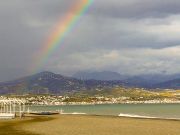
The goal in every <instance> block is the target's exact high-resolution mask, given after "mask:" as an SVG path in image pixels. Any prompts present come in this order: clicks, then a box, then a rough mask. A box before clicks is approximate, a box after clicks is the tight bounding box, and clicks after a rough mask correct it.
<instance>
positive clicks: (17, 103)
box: [0, 99, 25, 119]
mask: <svg viewBox="0 0 180 135" xmlns="http://www.w3.org/2000/svg"><path fill="white" fill-rule="evenodd" d="M24 112H25V102H24V101H23V100H19V99H2V100H0V119H12V118H15V116H16V115H17V114H18V115H19V116H20V117H22V115H23V114H24Z"/></svg>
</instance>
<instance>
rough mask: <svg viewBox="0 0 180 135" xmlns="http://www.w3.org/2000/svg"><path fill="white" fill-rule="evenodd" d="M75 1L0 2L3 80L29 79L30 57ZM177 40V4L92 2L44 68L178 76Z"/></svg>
mask: <svg viewBox="0 0 180 135" xmlns="http://www.w3.org/2000/svg"><path fill="white" fill-rule="evenodd" d="M77 1H78V0H13V1H12V0H0V18H1V20H0V63H1V65H0V81H1V80H9V79H13V78H17V77H20V76H24V75H26V74H29V73H28V72H27V71H28V69H29V67H32V65H33V64H34V63H33V60H32V58H34V57H35V55H36V54H37V52H38V51H39V49H40V48H42V46H43V44H44V42H45V41H46V39H47V37H48V36H49V35H50V33H51V32H52V31H53V28H54V26H56V24H57V22H58V21H59V20H60V19H62V18H63V17H64V16H65V15H66V13H67V12H68V11H69V9H70V8H71V7H72V6H73V4H74V3H76V2H77ZM179 35H180V1H179V0H163V1H162V0H94V3H93V4H92V5H91V7H90V8H89V11H88V12H87V13H86V14H85V15H84V16H83V17H81V20H80V21H79V22H78V24H76V26H75V28H74V29H73V30H72V31H71V32H70V33H69V34H68V35H67V36H66V38H65V40H64V43H63V44H62V45H61V46H59V48H58V49H57V50H56V51H55V52H54V54H53V55H52V56H51V57H50V58H49V61H48V62H47V64H46V65H45V66H44V67H43V69H44V70H46V69H47V70H52V71H56V72H60V73H63V74H68V75H69V74H72V73H74V72H76V71H78V70H113V71H117V72H123V73H130V74H140V73H144V72H146V73H147V71H148V72H149V73H151V72H161V71H163V70H164V71H167V72H168V73H175V72H178V71H179V69H177V68H176V69H172V68H171V67H173V66H175V67H180V65H179V64H178V63H180V62H179V50H180V49H179V45H180V38H179ZM168 52H171V53H173V55H167V54H168ZM146 54H147V55H146ZM132 64H133V65H134V66H133V67H132V66H131V65H132ZM172 65H173V66H172ZM153 67H154V68H153ZM43 69H42V70H43Z"/></svg>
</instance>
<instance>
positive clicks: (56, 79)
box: [0, 71, 180, 94]
mask: <svg viewBox="0 0 180 135" xmlns="http://www.w3.org/2000/svg"><path fill="white" fill-rule="evenodd" d="M113 74H114V73H113ZM108 79H110V78H108ZM152 79H154V81H153V80H152ZM152 79H148V77H147V76H146V77H144V76H134V77H131V78H128V79H125V80H95V79H91V80H85V79H76V78H73V77H66V76H62V75H60V74H54V73H52V72H47V71H46V72H41V73H38V74H35V75H32V76H27V77H23V78H20V79H17V80H14V81H9V82H2V83H0V94H9V93H14V94H26V93H33V94H45V93H47V94H60V93H66V92H74V91H81V90H96V89H97V90H98V89H99V90H104V89H112V88H113V87H119V86H123V87H139V88H147V89H155V88H163V89H170V88H172V89H180V85H179V84H180V79H173V80H169V81H164V82H161V80H159V81H156V79H157V78H155V77H152ZM163 79H164V80H166V79H168V78H163ZM156 82H157V83H156Z"/></svg>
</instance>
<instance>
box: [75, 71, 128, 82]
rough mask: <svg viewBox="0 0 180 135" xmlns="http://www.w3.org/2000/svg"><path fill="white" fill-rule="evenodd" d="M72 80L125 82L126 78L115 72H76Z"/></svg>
mask: <svg viewBox="0 0 180 135" xmlns="http://www.w3.org/2000/svg"><path fill="white" fill-rule="evenodd" d="M73 77H74V78H77V79H82V80H90V79H93V80H106V81H110V80H125V79H127V78H128V76H126V75H121V74H119V73H117V72H111V71H102V72H85V71H84V72H77V73H75V74H74V75H73Z"/></svg>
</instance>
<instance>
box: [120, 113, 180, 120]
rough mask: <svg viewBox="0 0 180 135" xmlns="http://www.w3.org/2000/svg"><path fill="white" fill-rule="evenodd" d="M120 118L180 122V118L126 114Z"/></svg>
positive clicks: (121, 114)
mask: <svg viewBox="0 0 180 135" xmlns="http://www.w3.org/2000/svg"><path fill="white" fill-rule="evenodd" d="M118 116H120V117H129V118H142V119H164V120H180V118H164V117H153V116H144V115H135V114H124V113H120V114H119V115H118Z"/></svg>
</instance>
